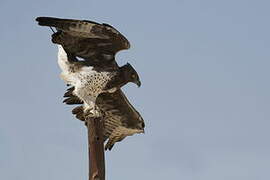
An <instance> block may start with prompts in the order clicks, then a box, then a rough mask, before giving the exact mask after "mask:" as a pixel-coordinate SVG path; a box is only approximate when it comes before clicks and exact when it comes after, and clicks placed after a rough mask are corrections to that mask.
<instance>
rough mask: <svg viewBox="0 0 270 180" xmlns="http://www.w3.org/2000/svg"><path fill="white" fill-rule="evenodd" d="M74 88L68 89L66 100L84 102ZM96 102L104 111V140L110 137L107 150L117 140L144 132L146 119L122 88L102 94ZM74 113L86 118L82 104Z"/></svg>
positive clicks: (68, 102) (67, 101) (69, 102)
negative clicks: (74, 93)
mask: <svg viewBox="0 0 270 180" xmlns="http://www.w3.org/2000/svg"><path fill="white" fill-rule="evenodd" d="M73 90H74V88H69V89H68V91H67V92H66V93H65V95H64V97H66V99H65V100H64V102H65V103H67V104H81V103H82V102H81V101H80V100H79V99H78V98H77V97H76V96H74V95H73V94H72V91H73ZM96 103H97V105H98V106H99V108H100V109H101V111H102V112H103V113H104V119H105V121H104V122H105V123H104V141H105V140H107V139H108V141H107V144H106V146H105V149H106V150H107V149H109V150H111V149H112V147H113V145H114V144H115V143H116V142H119V141H121V140H123V139H124V138H125V137H127V136H131V135H133V134H136V133H143V132H144V120H143V119H142V117H141V115H140V114H139V113H138V111H136V109H135V108H134V107H133V106H132V105H131V104H130V102H129V101H128V99H127V98H126V96H125V95H124V93H123V92H122V91H121V90H118V91H116V92H115V93H104V94H100V95H99V97H98V98H97V102H96ZM72 113H73V114H74V115H75V116H76V118H78V119H80V120H82V121H84V120H85V118H84V113H83V107H82V106H78V107H76V108H74V109H73V110H72Z"/></svg>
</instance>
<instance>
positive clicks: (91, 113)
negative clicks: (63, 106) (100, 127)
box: [84, 103, 101, 118]
mask: <svg viewBox="0 0 270 180" xmlns="http://www.w3.org/2000/svg"><path fill="white" fill-rule="evenodd" d="M84 115H85V117H87V116H88V117H93V118H97V117H101V112H100V109H99V107H98V106H97V105H96V104H95V103H92V104H91V105H90V106H89V105H87V106H85V108H84Z"/></svg>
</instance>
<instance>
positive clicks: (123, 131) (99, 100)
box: [36, 17, 144, 149]
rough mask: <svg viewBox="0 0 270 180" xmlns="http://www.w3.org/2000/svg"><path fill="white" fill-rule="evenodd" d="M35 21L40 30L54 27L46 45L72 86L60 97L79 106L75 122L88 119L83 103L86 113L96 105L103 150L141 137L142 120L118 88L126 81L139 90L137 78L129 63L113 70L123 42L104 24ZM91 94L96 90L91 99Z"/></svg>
mask: <svg viewBox="0 0 270 180" xmlns="http://www.w3.org/2000/svg"><path fill="white" fill-rule="evenodd" d="M36 20H37V21H38V22H39V25H41V26H49V27H55V28H56V29H57V32H56V33H54V34H53V35H52V42H53V43H56V44H59V45H58V48H59V51H58V63H59V66H60V67H61V69H62V71H63V72H62V73H61V77H62V79H64V80H65V81H66V83H67V84H69V85H72V87H71V88H69V89H68V91H67V92H66V93H65V95H64V97H66V99H65V100H64V102H65V103H66V104H83V105H82V106H78V107H76V108H74V109H73V111H72V113H73V114H75V115H76V117H77V118H78V119H80V120H85V116H86V115H88V113H87V111H86V110H87V109H89V104H90V109H92V110H93V109H95V108H96V107H98V108H99V110H100V112H102V113H103V115H104V122H105V123H104V140H106V139H108V142H107V144H106V146H105V149H111V148H112V147H113V145H114V143H115V142H118V141H121V140H122V139H124V138H125V137H126V136H130V135H133V134H135V133H143V132H144V120H143V119H142V117H141V115H140V114H139V113H138V112H137V111H136V109H135V108H134V107H133V106H132V105H131V104H130V102H129V101H128V99H127V98H126V97H125V95H124V93H123V92H122V91H121V89H120V87H122V86H123V85H124V84H126V83H127V82H134V83H136V84H137V85H138V86H140V80H139V76H138V74H137V73H136V71H135V70H134V69H133V68H132V66H131V65H129V64H126V65H125V66H123V67H119V66H118V65H117V63H116V61H115V54H116V53H117V52H118V51H120V50H124V49H128V48H129V47H130V44H129V42H128V40H127V39H126V38H125V37H124V36H123V35H122V34H121V33H119V32H118V31H117V30H116V29H115V28H113V27H112V26H110V25H107V24H99V23H96V22H92V21H85V20H83V21H81V20H72V19H59V18H51V17H39V18H37V19H36ZM77 57H79V58H83V61H81V60H78V59H77ZM119 73H122V74H121V75H119ZM117 75H118V77H117ZM123 77H124V79H123ZM121 78H122V79H121ZM82 87H83V88H82ZM85 87H86V88H85ZM93 88H94V90H93ZM97 89H98V90H97ZM80 90H81V91H80ZM93 91H98V92H97V93H95V94H94V95H93V93H92V92H93ZM89 93H90V94H89ZM93 96H94V97H95V99H94V100H93ZM89 99H90V100H89ZM89 101H90V102H89ZM93 102H95V104H96V105H97V106H95V105H93ZM92 113H93V114H94V113H95V112H94V111H92Z"/></svg>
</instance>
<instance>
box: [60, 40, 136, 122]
mask: <svg viewBox="0 0 270 180" xmlns="http://www.w3.org/2000/svg"><path fill="white" fill-rule="evenodd" d="M58 64H59V66H60V68H61V70H62V73H61V75H60V76H61V78H62V79H63V80H64V81H65V82H66V83H67V84H70V85H72V86H74V87H75V89H74V91H73V93H74V95H76V96H77V97H79V98H80V100H82V101H83V102H84V111H85V113H87V114H88V115H90V116H93V117H99V116H100V112H99V108H98V106H96V99H97V97H98V96H99V94H101V93H113V92H115V91H116V90H118V89H120V88H121V87H122V86H123V85H125V84H126V83H128V82H132V81H133V82H134V83H136V84H137V85H138V86H140V81H139V77H138V74H137V72H136V71H135V70H134V69H133V68H132V66H130V65H129V64H127V65H124V66H122V67H120V68H116V69H114V70H107V69H106V68H104V69H102V70H101V69H99V70H96V69H95V66H88V65H86V64H85V63H84V62H83V61H77V60H76V59H72V60H70V59H69V57H68V55H67V53H66V52H65V50H64V49H63V47H62V46H61V45H58ZM133 76H134V77H135V78H133ZM134 79H136V80H134Z"/></svg>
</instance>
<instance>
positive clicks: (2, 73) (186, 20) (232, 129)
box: [0, 0, 270, 180]
mask: <svg viewBox="0 0 270 180" xmlns="http://www.w3.org/2000/svg"><path fill="white" fill-rule="evenodd" d="M269 7H270V2H269V1H267V0H257V1H251V0H226V1H221V0H167V1H165V0H163V1H153V0H149V1H145V0H136V1H128V0H115V1H104V0H94V1H93V0H77V1H75V0H72V1H71V0H55V1H48V0H47V1H46V0H44V1H39V0H25V1H14V0H1V1H0V20H1V28H0V32H1V33H0V47H1V60H0V81H1V84H2V85H1V93H0V100H1V101H0V112H1V120H0V179H2V180H18V179H20V180H48V179H49V180H59V179H65V180H74V179H87V176H88V167H87V166H88V157H87V139H86V138H87V135H86V128H85V127H84V125H83V123H81V122H79V121H78V120H75V118H74V117H73V116H72V115H71V113H70V110H71V109H72V107H70V106H66V105H64V104H62V95H63V93H64V91H65V89H66V86H65V84H64V83H63V82H62V80H60V78H59V73H60V70H59V68H58V66H57V63H56V61H57V59H56V53H57V48H56V46H55V45H54V44H52V43H51V40H50V35H51V31H50V29H49V28H45V27H39V26H37V23H36V22H35V21H34V19H35V17H37V16H55V17H62V18H75V19H88V20H93V21H97V22H105V23H109V24H111V25H113V26H114V27H116V28H117V29H118V30H119V31H120V32H122V33H123V34H124V35H125V36H126V37H127V38H128V39H129V41H130V42H131V45H132V47H131V49H130V50H128V51H123V52H121V53H119V54H118V55H117V60H118V62H119V63H120V64H124V63H126V62H130V63H131V64H132V65H133V66H134V67H135V68H136V70H137V71H138V73H139V75H140V77H141V80H142V86H141V88H137V87H136V86H135V85H133V84H128V85H127V86H126V87H125V88H124V91H125V92H126V94H127V95H128V97H129V99H130V101H131V102H132V103H133V104H134V106H135V107H136V108H137V109H138V111H139V112H140V113H141V114H142V116H143V117H144V120H145V122H146V133H145V134H144V135H135V136H132V137H128V138H127V139H125V140H124V141H123V142H121V143H118V144H116V145H115V146H114V149H113V150H112V151H111V152H106V168H107V169H106V170H107V171H106V174H107V179H120V180H121V179H123V180H124V179H129V180H137V179H151V180H152V179H154V180H164V179H170V180H181V179H184V180H228V179H229V180H260V179H262V180H266V179H270V174H269V171H270V143H269V137H270V131H269V127H270V122H269V120H270V111H269V107H270V95H269V92H270V85H269V76H270V72H269V67H270V62H269V59H270V36H269V32H270V25H269V17H270V11H269Z"/></svg>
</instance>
